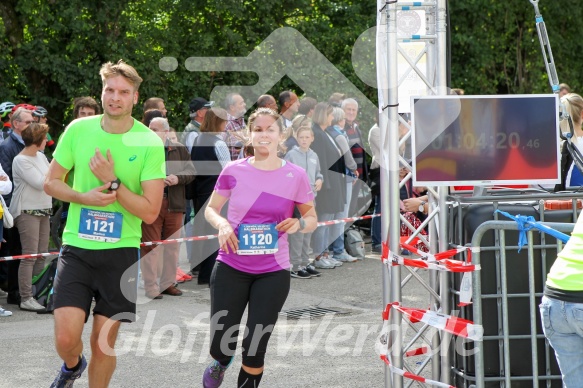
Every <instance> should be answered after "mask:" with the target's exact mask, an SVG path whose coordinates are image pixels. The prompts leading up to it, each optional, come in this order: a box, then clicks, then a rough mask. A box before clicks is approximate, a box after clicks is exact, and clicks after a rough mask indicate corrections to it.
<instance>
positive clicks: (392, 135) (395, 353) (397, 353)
mask: <svg viewBox="0 0 583 388" xmlns="http://www.w3.org/2000/svg"><path fill="white" fill-rule="evenodd" d="M386 12H387V54H388V58H387V64H388V77H387V78H388V84H389V93H388V104H387V105H388V106H387V109H386V110H387V112H388V120H389V121H388V124H389V125H388V139H389V144H388V148H385V149H388V152H389V157H388V161H389V174H388V178H389V179H388V187H387V188H388V190H387V191H385V192H386V193H388V194H389V195H388V199H389V204H388V205H389V206H388V207H386V208H385V209H390V212H389V214H388V220H389V249H390V250H391V251H393V252H399V249H400V241H399V237H400V227H399V226H400V220H399V209H400V198H399V111H398V102H399V99H398V97H399V96H398V89H399V77H398V70H397V52H398V43H397V6H396V4H395V3H390V4H387V8H386ZM384 213H385V214H386V213H387V212H384ZM389 268H390V271H389V272H390V273H389V275H390V300H391V301H393V302H395V301H397V302H401V267H400V266H394V267H389ZM390 319H391V321H390V324H391V331H390V346H391V347H390V352H391V360H392V364H393V365H394V366H395V367H397V368H399V369H402V368H403V343H402V341H403V339H402V330H401V320H402V318H401V313H400V312H398V311H392V312H391V317H390ZM392 377H393V379H392V382H393V387H395V388H401V387H402V386H403V377H402V376H399V375H396V374H395V375H393V376H392Z"/></svg>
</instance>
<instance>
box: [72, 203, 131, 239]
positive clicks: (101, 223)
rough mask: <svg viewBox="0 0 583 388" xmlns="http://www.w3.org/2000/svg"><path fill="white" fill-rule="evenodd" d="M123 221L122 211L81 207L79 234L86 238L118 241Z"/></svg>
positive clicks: (80, 236)
mask: <svg viewBox="0 0 583 388" xmlns="http://www.w3.org/2000/svg"><path fill="white" fill-rule="evenodd" d="M122 223H123V215H122V214H121V213H118V212H107V211H102V210H94V209H86V208H81V218H80V220H79V234H78V236H79V238H82V239H85V240H93V241H103V242H108V243H114V242H118V241H119V239H120V238H121V226H122Z"/></svg>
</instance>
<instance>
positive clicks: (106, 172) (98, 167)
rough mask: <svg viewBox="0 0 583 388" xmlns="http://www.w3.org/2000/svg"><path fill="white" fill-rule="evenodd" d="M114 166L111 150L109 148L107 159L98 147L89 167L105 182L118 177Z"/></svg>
mask: <svg viewBox="0 0 583 388" xmlns="http://www.w3.org/2000/svg"><path fill="white" fill-rule="evenodd" d="M113 166H114V163H113V157H112V156H111V152H110V151H109V150H107V159H105V157H103V155H102V154H101V151H99V148H96V149H95V155H93V156H92V157H91V159H90V160H89V168H90V169H91V172H92V173H93V175H95V176H96V177H97V179H99V180H100V181H102V182H103V183H107V182H112V181H114V180H116V178H117V177H116V176H115V172H114V169H113Z"/></svg>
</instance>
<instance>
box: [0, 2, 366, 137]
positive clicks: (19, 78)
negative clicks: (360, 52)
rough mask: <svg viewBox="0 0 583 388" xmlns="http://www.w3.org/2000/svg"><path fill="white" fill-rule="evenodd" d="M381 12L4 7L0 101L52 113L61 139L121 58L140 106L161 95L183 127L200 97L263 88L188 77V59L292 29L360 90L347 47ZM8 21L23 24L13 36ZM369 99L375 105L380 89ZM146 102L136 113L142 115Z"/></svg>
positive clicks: (252, 6)
mask: <svg viewBox="0 0 583 388" xmlns="http://www.w3.org/2000/svg"><path fill="white" fill-rule="evenodd" d="M375 6H376V5H375V3H374V2H372V1H368V2H367V3H366V5H365V4H362V3H360V2H356V1H349V2H330V1H323V2H316V1H311V0H293V1H289V2H255V1H250V0H226V1H220V2H217V1H214V0H213V1H210V0H195V1H192V0H190V1H186V0H148V1H145V0H129V1H126V2H120V1H117V0H97V1H95V2H86V1H83V0H70V1H67V2H64V1H55V0H18V1H16V0H6V1H3V3H2V4H1V5H0V17H1V18H0V53H1V54H0V82H1V83H0V96H1V97H0V99H1V100H2V101H6V100H13V101H14V102H21V101H27V102H31V103H34V104H39V105H42V106H45V107H46V108H47V109H48V110H49V114H50V118H51V120H52V122H51V124H52V132H54V135H57V134H58V132H60V131H61V130H62V128H63V127H64V125H66V123H68V122H69V121H70V120H71V118H72V117H71V113H72V111H71V104H72V100H73V99H74V98H75V97H78V96H83V95H89V96H92V97H94V98H96V99H99V97H100V91H101V81H100V79H99V75H98V72H99V68H100V66H101V64H103V63H104V62H107V61H117V60H118V59H120V58H123V59H124V60H126V61H127V62H128V63H130V64H131V65H133V66H134V67H136V69H137V70H138V72H139V73H140V75H141V76H142V77H143V78H144V82H143V84H142V86H141V88H140V102H142V101H143V100H145V99H146V98H148V97H152V96H158V97H162V98H164V99H165V100H166V106H167V109H168V110H169V112H170V120H171V124H172V125H173V126H175V127H176V128H178V129H181V128H182V127H183V126H184V123H185V121H187V109H188V108H187V107H188V102H189V101H190V100H191V99H192V98H193V97H195V96H205V97H208V96H209V94H210V92H211V90H212V88H213V87H214V86H217V85H220V84H223V85H251V84H253V83H255V82H256V81H257V76H256V75H255V74H253V73H243V72H225V73H219V72H190V71H188V70H186V68H185V67H184V62H185V60H186V59H187V58H189V57H192V56H196V57H204V56H216V57H236V56H241V57H244V56H247V55H248V54H249V53H250V52H251V51H252V50H253V49H254V48H255V47H256V46H257V45H258V44H260V43H261V42H262V41H263V40H264V39H265V38H266V37H268V36H269V34H271V33H272V32H273V31H274V30H275V29H277V28H279V27H285V26H292V27H294V28H296V29H298V30H299V31H301V32H302V34H304V35H305V36H306V37H307V39H309V40H310V41H311V42H312V43H313V44H314V45H315V46H316V47H317V48H318V49H319V50H321V51H322V53H324V54H325V55H326V56H327V57H328V59H330V60H331V61H332V63H334V64H336V65H337V66H338V68H339V69H341V70H342V71H343V72H344V74H345V75H347V76H348V77H349V78H350V79H351V81H352V82H354V83H355V84H356V85H359V86H361V87H362V86H363V84H362V82H361V81H360V80H359V79H358V77H356V75H355V74H354V72H353V71H352V68H351V65H350V61H351V57H350V54H351V52H350V48H351V46H352V43H353V42H354V41H355V40H356V38H357V37H358V35H359V34H360V33H361V32H362V31H364V30H365V29H367V28H368V27H370V26H373V25H374V24H375V20H376V14H375ZM7 21H8V22H9V24H15V25H16V27H15V28H12V29H10V30H8V29H6V28H5V26H6V25H7V23H6V22H7ZM162 57H175V58H177V60H178V64H179V66H178V69H176V70H175V71H173V72H165V71H162V70H160V68H159V60H160V59H161V58H162ZM285 88H294V84H293V82H292V81H291V80H289V79H287V78H284V79H283V80H282V81H281V83H280V84H278V85H277V86H276V87H274V90H273V92H274V93H275V92H276V91H280V90H283V89H285ZM369 89H370V88H369ZM363 90H364V89H363ZM367 95H368V96H369V97H370V98H376V91H375V90H374V89H370V90H367ZM140 105H141V104H139V105H138V106H137V107H136V110H135V112H134V113H135V116H136V117H138V118H139V117H140V116H141V106H140Z"/></svg>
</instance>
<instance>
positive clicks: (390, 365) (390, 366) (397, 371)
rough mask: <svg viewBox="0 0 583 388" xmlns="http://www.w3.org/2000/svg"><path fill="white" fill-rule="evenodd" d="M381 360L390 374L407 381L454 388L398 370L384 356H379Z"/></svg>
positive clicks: (442, 387)
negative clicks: (387, 367)
mask: <svg viewBox="0 0 583 388" xmlns="http://www.w3.org/2000/svg"><path fill="white" fill-rule="evenodd" d="M381 360H383V361H384V362H385V364H387V365H388V366H389V369H390V370H391V372H393V373H395V374H398V375H400V376H403V377H405V378H407V379H411V380H415V381H419V382H420V383H425V384H430V385H433V386H435V387H441V388H455V387H454V386H453V385H449V384H446V383H442V382H441V381H435V380H431V379H427V378H425V377H423V376H419V375H416V374H414V373H411V372H407V371H406V370H403V369H399V368H397V367H396V366H394V365H392V364H391V363H390V362H389V359H388V357H387V356H385V355H381Z"/></svg>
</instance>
